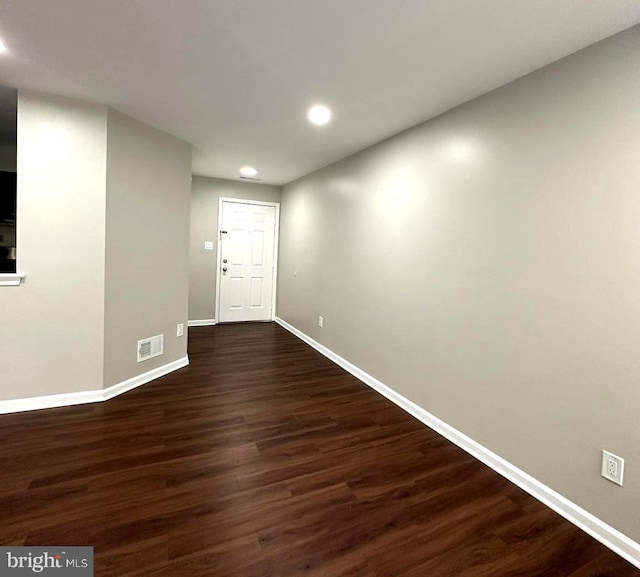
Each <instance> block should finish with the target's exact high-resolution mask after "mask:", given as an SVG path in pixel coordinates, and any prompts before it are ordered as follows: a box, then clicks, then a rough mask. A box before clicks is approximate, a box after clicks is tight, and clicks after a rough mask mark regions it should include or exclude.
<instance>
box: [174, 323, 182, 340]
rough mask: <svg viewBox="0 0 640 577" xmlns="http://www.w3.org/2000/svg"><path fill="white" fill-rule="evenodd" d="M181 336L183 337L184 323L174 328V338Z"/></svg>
mask: <svg viewBox="0 0 640 577" xmlns="http://www.w3.org/2000/svg"><path fill="white" fill-rule="evenodd" d="M182 335H184V323H180V324H179V325H178V326H177V327H176V336H177V337H181V336H182Z"/></svg>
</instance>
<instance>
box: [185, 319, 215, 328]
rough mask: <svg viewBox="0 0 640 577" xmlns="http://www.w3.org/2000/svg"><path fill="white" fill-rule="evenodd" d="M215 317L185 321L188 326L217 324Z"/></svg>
mask: <svg viewBox="0 0 640 577" xmlns="http://www.w3.org/2000/svg"><path fill="white" fill-rule="evenodd" d="M217 324H218V323H217V322H216V319H200V320H195V321H187V326H188V327H210V326H213V325H217Z"/></svg>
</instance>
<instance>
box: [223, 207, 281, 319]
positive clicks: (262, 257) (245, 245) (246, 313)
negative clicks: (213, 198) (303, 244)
mask: <svg viewBox="0 0 640 577" xmlns="http://www.w3.org/2000/svg"><path fill="white" fill-rule="evenodd" d="M278 212H279V205H278V204H277V203H266V202H258V201H250V200H237V199H226V198H221V199H220V212H219V223H218V226H219V235H218V237H219V241H218V283H217V284H218V293H217V299H216V300H217V307H216V308H217V311H218V322H239V321H268V320H273V319H274V318H275V306H274V305H275V280H276V278H275V272H276V255H277V250H276V245H277V221H278V216H279V215H278Z"/></svg>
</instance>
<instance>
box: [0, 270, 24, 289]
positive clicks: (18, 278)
mask: <svg viewBox="0 0 640 577" xmlns="http://www.w3.org/2000/svg"><path fill="white" fill-rule="evenodd" d="M26 276H27V275H26V274H24V273H22V272H19V273H16V274H13V273H6V272H0V286H19V285H20V283H21V282H22V279H23V278H25V277H26Z"/></svg>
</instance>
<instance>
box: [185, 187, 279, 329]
mask: <svg viewBox="0 0 640 577" xmlns="http://www.w3.org/2000/svg"><path fill="white" fill-rule="evenodd" d="M221 196H222V197H229V198H240V199H244V200H261V201H264V202H280V187H278V186H271V185H266V184H260V183H253V182H242V181H233V180H223V179H220V178H208V177H206V176H194V177H193V182H192V187H191V248H190V253H189V319H190V320H204V319H214V318H215V316H216V315H215V301H216V265H217V252H216V250H217V246H218V199H219V198H220V197H221ZM205 241H213V243H214V248H215V249H216V250H213V251H209V250H204V243H205Z"/></svg>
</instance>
